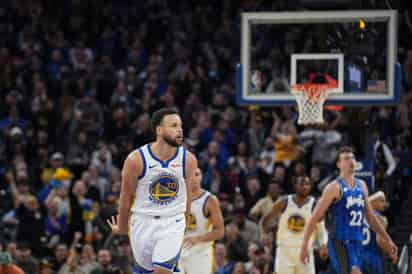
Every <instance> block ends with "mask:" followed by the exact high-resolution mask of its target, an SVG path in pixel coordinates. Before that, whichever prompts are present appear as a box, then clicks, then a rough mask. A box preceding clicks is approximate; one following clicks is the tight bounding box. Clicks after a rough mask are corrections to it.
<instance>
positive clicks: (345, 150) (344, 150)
mask: <svg viewBox="0 0 412 274" xmlns="http://www.w3.org/2000/svg"><path fill="white" fill-rule="evenodd" d="M343 153H355V150H354V149H353V147H350V146H343V147H341V148H339V150H338V155H336V163H337V162H338V161H339V159H340V155H341V154H343Z"/></svg>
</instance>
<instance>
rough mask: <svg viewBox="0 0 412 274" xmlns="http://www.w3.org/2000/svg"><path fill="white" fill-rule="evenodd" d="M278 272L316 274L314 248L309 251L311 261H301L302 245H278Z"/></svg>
mask: <svg viewBox="0 0 412 274" xmlns="http://www.w3.org/2000/svg"><path fill="white" fill-rule="evenodd" d="M275 272H276V274H291V273H294V274H315V273H316V272H315V259H314V256H313V250H312V251H309V262H308V263H307V264H303V263H302V262H301V261H300V247H285V246H278V247H277V250H276V262H275Z"/></svg>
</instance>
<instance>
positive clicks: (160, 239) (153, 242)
mask: <svg viewBox="0 0 412 274" xmlns="http://www.w3.org/2000/svg"><path fill="white" fill-rule="evenodd" d="M185 222H186V221H185V215H184V214H179V215H176V216H171V217H160V218H155V217H153V216H148V215H141V214H133V215H132V216H131V218H130V236H129V237H130V244H131V247H132V251H133V256H134V258H135V260H136V263H137V269H138V270H139V271H140V272H141V273H151V271H153V269H154V267H161V268H164V269H167V270H169V271H170V272H173V269H174V268H175V266H176V264H177V262H178V260H179V255H180V249H181V246H182V242H183V235H184V232H185V226H186V224H185Z"/></svg>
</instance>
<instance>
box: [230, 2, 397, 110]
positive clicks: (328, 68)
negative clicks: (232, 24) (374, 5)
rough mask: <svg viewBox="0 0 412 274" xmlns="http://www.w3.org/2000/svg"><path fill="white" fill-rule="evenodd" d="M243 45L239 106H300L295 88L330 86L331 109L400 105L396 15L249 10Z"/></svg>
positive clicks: (239, 76)
mask: <svg viewBox="0 0 412 274" xmlns="http://www.w3.org/2000/svg"><path fill="white" fill-rule="evenodd" d="M241 42H242V46H241V58H242V60H241V64H240V65H238V68H237V83H236V84H237V100H238V103H239V104H243V105H250V104H254V105H282V104H294V103H295V99H294V97H293V95H292V94H291V92H290V89H291V86H293V85H295V84H304V83H308V82H311V83H312V82H316V83H322V82H324V81H327V82H330V81H332V82H334V83H336V85H337V87H336V89H334V90H333V92H332V93H331V94H330V95H329V98H328V100H327V101H326V103H327V104H339V105H374V104H395V103H397V102H398V100H399V92H400V80H401V79H400V75H401V73H400V66H399V65H398V64H397V62H396V59H397V58H396V56H397V50H396V49H397V13H396V11H392V10H385V11H376V10H373V11H367V10H363V11H328V12H326V11H320V12H306V11H305V12H268V13H266V12H263V13H243V14H242V41H241Z"/></svg>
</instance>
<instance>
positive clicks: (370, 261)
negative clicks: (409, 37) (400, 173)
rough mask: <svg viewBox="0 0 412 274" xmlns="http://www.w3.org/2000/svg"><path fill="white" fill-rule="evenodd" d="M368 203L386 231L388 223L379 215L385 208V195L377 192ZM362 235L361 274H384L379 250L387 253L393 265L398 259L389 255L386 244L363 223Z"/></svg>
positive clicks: (394, 255) (388, 248)
mask: <svg viewBox="0 0 412 274" xmlns="http://www.w3.org/2000/svg"><path fill="white" fill-rule="evenodd" d="M369 201H370V203H371V206H372V209H373V210H374V214H375V216H376V217H377V218H378V220H379V221H380V222H381V224H382V225H383V227H384V228H385V229H386V227H387V224H388V221H387V219H386V217H385V216H383V215H381V212H383V211H384V210H385V207H386V197H385V193H383V192H382V191H378V192H376V193H374V194H373V195H371V196H370V197H369ZM363 234H364V238H363V241H362V245H363V250H362V272H363V273H364V274H384V270H383V262H382V255H381V250H382V251H384V252H386V253H388V255H389V256H391V259H392V261H393V262H394V263H395V262H396V261H397V259H398V258H397V256H396V255H397V254H393V255H392V254H391V253H390V247H389V246H388V244H387V242H385V241H382V239H381V238H380V237H379V236H377V235H376V233H375V232H374V231H372V230H371V229H370V227H369V224H368V223H367V222H364V228H363Z"/></svg>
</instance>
